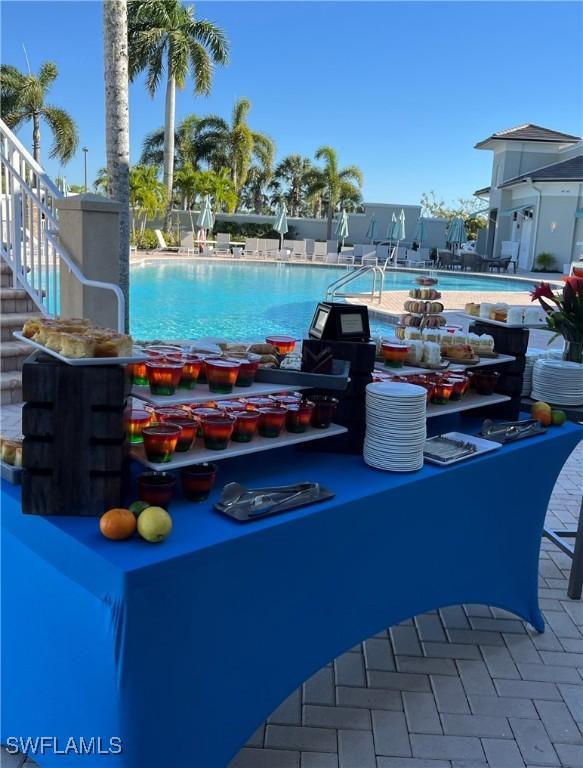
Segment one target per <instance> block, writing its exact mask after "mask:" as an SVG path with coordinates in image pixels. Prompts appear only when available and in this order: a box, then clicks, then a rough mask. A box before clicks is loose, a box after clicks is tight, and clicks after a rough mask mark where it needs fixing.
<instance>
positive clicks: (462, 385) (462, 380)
mask: <svg viewBox="0 0 583 768" xmlns="http://www.w3.org/2000/svg"><path fill="white" fill-rule="evenodd" d="M446 381H448V382H449V383H450V384H453V390H452V393H451V395H450V397H449V399H450V400H461V399H462V397H463V396H464V395H465V394H466V392H467V390H468V387H469V385H470V380H469V379H468V377H467V376H448V377H447V378H446Z"/></svg>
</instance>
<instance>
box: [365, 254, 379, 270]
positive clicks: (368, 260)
mask: <svg viewBox="0 0 583 768" xmlns="http://www.w3.org/2000/svg"><path fill="white" fill-rule="evenodd" d="M361 264H362V266H363V267H378V265H379V257H378V256H377V255H376V254H375V253H367V254H366V256H363V257H362V261H361Z"/></svg>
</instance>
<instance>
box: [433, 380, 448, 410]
mask: <svg viewBox="0 0 583 768" xmlns="http://www.w3.org/2000/svg"><path fill="white" fill-rule="evenodd" d="M452 392H453V382H451V381H447V379H440V380H438V381H436V382H435V385H434V387H433V392H432V393H431V402H432V403H435V404H436V405H445V403H448V402H449V400H450V399H451V394H452Z"/></svg>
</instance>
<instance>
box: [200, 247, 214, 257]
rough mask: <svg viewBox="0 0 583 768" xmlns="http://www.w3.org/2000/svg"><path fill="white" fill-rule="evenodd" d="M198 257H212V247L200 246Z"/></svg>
mask: <svg viewBox="0 0 583 768" xmlns="http://www.w3.org/2000/svg"><path fill="white" fill-rule="evenodd" d="M200 255H201V256H214V255H215V251H214V248H213V247H212V245H201V246H200Z"/></svg>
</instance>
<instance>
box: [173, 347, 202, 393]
mask: <svg viewBox="0 0 583 768" xmlns="http://www.w3.org/2000/svg"><path fill="white" fill-rule="evenodd" d="M168 357H169V359H170V360H172V361H173V362H177V363H178V362H181V363H182V365H183V368H182V376H181V378H180V383H179V384H178V386H179V387H180V389H194V387H195V386H196V382H197V381H198V376H199V374H200V369H201V368H202V364H203V359H202V357H200V356H199V355H190V354H179V353H174V354H172V355H169V356H168Z"/></svg>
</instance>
